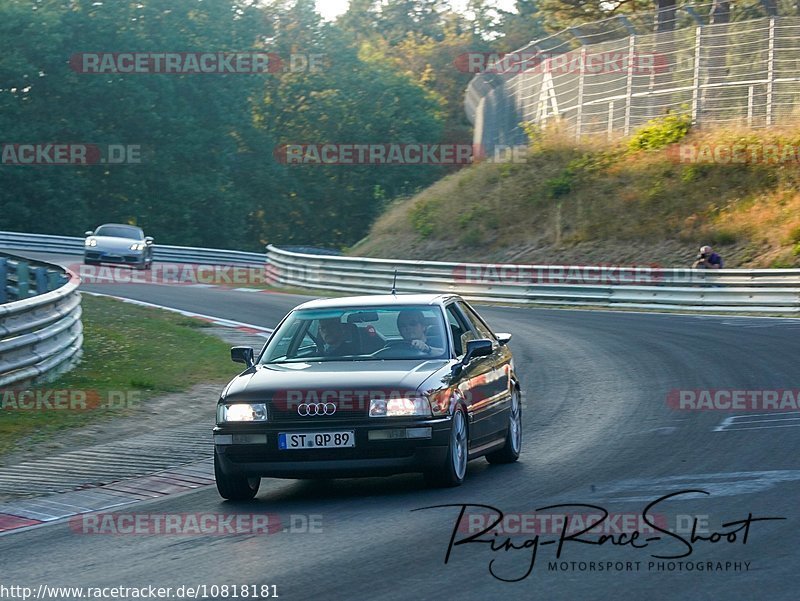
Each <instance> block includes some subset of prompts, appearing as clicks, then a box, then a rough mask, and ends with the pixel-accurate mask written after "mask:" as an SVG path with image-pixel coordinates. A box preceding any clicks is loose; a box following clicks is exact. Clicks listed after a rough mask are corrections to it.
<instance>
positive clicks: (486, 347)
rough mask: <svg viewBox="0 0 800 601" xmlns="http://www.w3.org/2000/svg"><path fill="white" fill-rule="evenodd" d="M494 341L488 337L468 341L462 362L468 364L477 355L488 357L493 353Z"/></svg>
mask: <svg viewBox="0 0 800 601" xmlns="http://www.w3.org/2000/svg"><path fill="white" fill-rule="evenodd" d="M492 350H493V347H492V341H491V340H489V339H488V338H479V339H478V340H470V341H469V342H467V352H466V353H465V354H464V359H462V361H461V364H462V365H466V364H467V363H469V362H470V361H472V359H474V358H475V357H486V356H488V355H491V354H492Z"/></svg>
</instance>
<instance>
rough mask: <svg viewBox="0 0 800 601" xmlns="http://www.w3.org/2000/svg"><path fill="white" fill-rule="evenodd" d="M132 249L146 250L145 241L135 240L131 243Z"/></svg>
mask: <svg viewBox="0 0 800 601" xmlns="http://www.w3.org/2000/svg"><path fill="white" fill-rule="evenodd" d="M131 250H144V242H134V243H133V244H131Z"/></svg>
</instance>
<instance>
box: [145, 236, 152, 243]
mask: <svg viewBox="0 0 800 601" xmlns="http://www.w3.org/2000/svg"><path fill="white" fill-rule="evenodd" d="M144 241H145V243H146V244H152V243H153V237H152V236H146V237H145V239H144Z"/></svg>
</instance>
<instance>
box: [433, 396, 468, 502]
mask: <svg viewBox="0 0 800 601" xmlns="http://www.w3.org/2000/svg"><path fill="white" fill-rule="evenodd" d="M468 458H469V430H468V427H467V413H466V411H464V407H463V406H462V405H458V406H457V407H456V410H455V412H453V421H452V426H451V428H450V443H449V445H448V449H447V458H446V459H445V462H444V465H443V466H441V467H440V468H438V469H436V470H431V471H429V472H425V482H426V483H427V484H428V486H432V487H435V488H452V487H454V486H461V484H462V483H463V482H464V477H465V476H466V474H467V460H468Z"/></svg>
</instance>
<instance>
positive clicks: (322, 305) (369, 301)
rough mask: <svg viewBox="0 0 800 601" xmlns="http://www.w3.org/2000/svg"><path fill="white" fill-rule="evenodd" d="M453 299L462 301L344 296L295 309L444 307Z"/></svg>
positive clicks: (415, 296) (429, 296)
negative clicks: (395, 306) (443, 305)
mask: <svg viewBox="0 0 800 601" xmlns="http://www.w3.org/2000/svg"><path fill="white" fill-rule="evenodd" d="M451 298H456V299H460V298H461V297H459V296H458V295H456V294H371V295H368V296H343V297H340V298H319V299H316V300H312V301H308V302H305V303H303V304H302V305H298V306H297V307H295V310H298V309H336V308H343V307H385V306H391V305H397V306H398V307H402V306H406V305H442V304H444V303H445V302H446V301H447V300H449V299H451Z"/></svg>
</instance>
